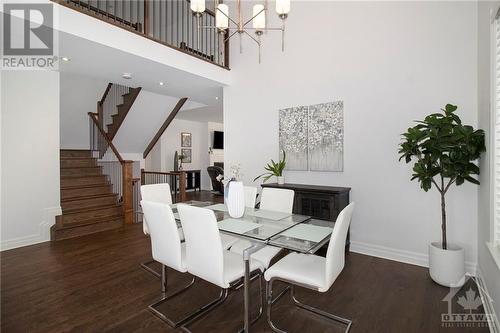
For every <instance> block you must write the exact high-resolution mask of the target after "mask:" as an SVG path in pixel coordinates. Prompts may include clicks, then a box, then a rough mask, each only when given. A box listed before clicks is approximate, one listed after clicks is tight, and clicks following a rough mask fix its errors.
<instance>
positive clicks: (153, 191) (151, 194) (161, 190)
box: [141, 183, 172, 205]
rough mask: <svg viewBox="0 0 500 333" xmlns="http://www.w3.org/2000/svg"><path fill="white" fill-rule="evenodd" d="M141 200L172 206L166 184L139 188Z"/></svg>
mask: <svg viewBox="0 0 500 333" xmlns="http://www.w3.org/2000/svg"><path fill="white" fill-rule="evenodd" d="M141 199H142V200H145V201H154V202H161V203H164V204H167V205H171V204H172V192H171V191H170V185H169V184H168V183H162V184H151V185H142V186H141Z"/></svg>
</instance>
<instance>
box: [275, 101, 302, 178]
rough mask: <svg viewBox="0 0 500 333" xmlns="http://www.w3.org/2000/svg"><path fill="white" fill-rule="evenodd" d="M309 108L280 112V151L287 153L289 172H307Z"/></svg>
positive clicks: (294, 108) (289, 109)
mask: <svg viewBox="0 0 500 333" xmlns="http://www.w3.org/2000/svg"><path fill="white" fill-rule="evenodd" d="M307 109H308V108H307V106H299V107H293V108H288V109H283V110H280V111H279V116H280V117H279V119H280V120H279V141H280V151H281V150H284V151H285V152H286V169H287V170H307V163H308V159H307Z"/></svg>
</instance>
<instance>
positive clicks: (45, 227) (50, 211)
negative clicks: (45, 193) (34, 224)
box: [0, 206, 62, 251]
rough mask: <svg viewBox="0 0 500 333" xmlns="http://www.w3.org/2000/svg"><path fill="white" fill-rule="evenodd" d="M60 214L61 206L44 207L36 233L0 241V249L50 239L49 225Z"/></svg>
mask: <svg viewBox="0 0 500 333" xmlns="http://www.w3.org/2000/svg"><path fill="white" fill-rule="evenodd" d="M61 214H62V209H61V206H57V207H48V208H45V209H44V211H43V220H42V222H41V223H40V224H39V225H38V234H33V235H28V236H23V237H17V238H12V239H7V240H4V241H1V242H0V251H6V250H11V249H16V248H18V247H23V246H28V245H33V244H38V243H43V242H48V241H50V227H51V226H52V225H53V224H54V223H55V218H56V216H58V215H61Z"/></svg>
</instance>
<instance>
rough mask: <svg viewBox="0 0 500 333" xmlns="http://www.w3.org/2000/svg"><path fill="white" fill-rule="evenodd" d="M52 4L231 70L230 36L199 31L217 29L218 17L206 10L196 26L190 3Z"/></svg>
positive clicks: (67, 0)
mask: <svg viewBox="0 0 500 333" xmlns="http://www.w3.org/2000/svg"><path fill="white" fill-rule="evenodd" d="M52 1H54V2H57V3H59V4H61V5H63V6H66V7H69V8H72V9H75V10H77V11H79V12H82V13H85V14H88V15H91V16H94V17H96V18H98V19H101V20H103V21H106V22H109V23H112V24H114V25H116V26H118V27H121V28H124V29H126V30H129V31H131V32H134V33H137V34H140V35H141V36H144V37H146V38H149V39H151V40H153V41H156V42H158V43H161V44H163V45H166V46H169V47H172V48H174V49H177V50H179V51H181V52H184V53H187V54H189V55H192V56H194V57H197V58H200V59H203V60H205V61H208V62H210V63H212V64H215V65H218V66H221V67H224V68H226V69H229V40H228V35H227V32H225V33H220V32H218V31H217V30H216V29H198V26H200V27H203V26H215V14H214V12H213V11H210V10H209V9H207V10H206V11H205V14H204V15H202V16H201V17H200V22H197V19H196V17H195V16H194V15H193V14H192V11H191V9H190V4H189V0H52ZM198 24H199V25H198Z"/></svg>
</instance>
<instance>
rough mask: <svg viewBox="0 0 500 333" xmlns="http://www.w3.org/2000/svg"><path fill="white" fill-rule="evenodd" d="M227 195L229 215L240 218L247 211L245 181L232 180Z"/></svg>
mask: <svg viewBox="0 0 500 333" xmlns="http://www.w3.org/2000/svg"><path fill="white" fill-rule="evenodd" d="M226 192H227V193H225V197H226V205H227V210H228V212H229V216H231V217H234V218H240V217H242V216H243V214H244V213H245V191H244V190H243V183H242V182H237V181H231V182H229V184H228V185H227V187H226Z"/></svg>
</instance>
